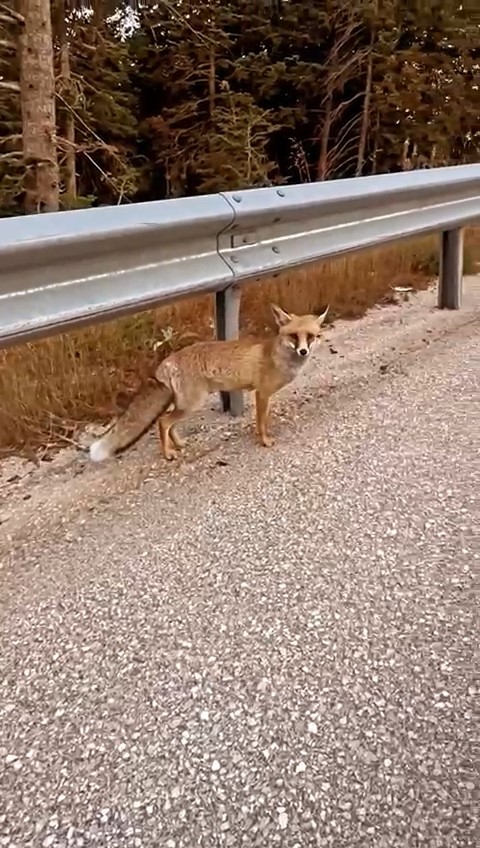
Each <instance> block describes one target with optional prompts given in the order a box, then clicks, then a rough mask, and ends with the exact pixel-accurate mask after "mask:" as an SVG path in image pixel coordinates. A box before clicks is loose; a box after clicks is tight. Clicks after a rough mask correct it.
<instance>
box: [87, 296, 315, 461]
mask: <svg viewBox="0 0 480 848" xmlns="http://www.w3.org/2000/svg"><path fill="white" fill-rule="evenodd" d="M272 311H273V315H274V317H275V321H276V323H277V327H278V332H277V334H276V335H275V336H271V337H265V338H243V339H235V340H232V341H211V342H196V343H195V344H192V345H190V346H189V347H185V348H183V349H182V350H179V351H176V352H174V353H172V354H170V356H167V358H166V359H164V360H163V362H161V364H160V365H159V366H158V368H157V370H156V372H155V378H156V380H157V383H158V386H156V387H154V388H149V389H148V390H146V391H144V392H140V393H139V394H138V395H137V396H136V397H135V398H134V399H133V401H132V403H131V404H130V406H129V407H128V409H127V410H126V412H124V413H123V415H121V416H120V418H119V419H118V421H117V422H116V423H115V424H114V425H113V426H112V427H111V428H110V430H108V431H107V432H106V433H105V434H104V435H103V436H102V437H101V438H100V439H97V440H96V441H95V442H94V443H93V444H92V445H91V447H90V458H91V459H92V460H93V461H94V462H102V461H103V460H105V459H108V458H110V457H112V456H114V455H115V454H116V453H118V452H119V451H122V450H124V449H125V448H128V447H129V446H130V445H132V444H133V443H134V442H136V441H137V440H138V439H139V438H140V437H141V436H142V435H143V434H144V433H146V431H147V430H148V429H149V428H150V426H151V425H152V424H153V423H154V421H157V419H158V434H159V438H160V444H161V447H162V451H163V455H164V457H165V459H168V460H171V459H175V457H176V456H177V452H178V451H179V450H181V449H182V448H183V447H184V444H185V442H184V441H183V440H182V439H181V438H180V436H179V435H178V432H177V424H178V423H179V422H180V421H182V420H184V419H185V418H187V417H188V416H189V415H191V414H192V413H193V412H194V411H195V410H198V409H199V408H200V407H202V406H203V404H204V403H205V401H206V399H207V397H208V395H209V394H212V393H214V392H220V391H222V392H231V391H254V392H255V405H256V432H257V435H258V436H259V438H260V442H261V443H262V445H264V446H265V447H271V445H273V439H272V438H271V437H270V435H269V434H268V410H269V404H270V398H271V397H272V395H274V394H275V392H278V390H279V389H281V388H283V386H286V385H287V383H290V382H291V381H292V380H294V379H295V377H296V376H297V374H298V373H299V371H300V369H301V368H302V366H303V365H304V364H305V362H306V361H307V359H308V356H309V353H310V350H311V347H312V345H313V343H314V342H315V341H316V339H318V338H319V337H320V329H321V326H322V324H323V322H324V320H325V318H326V315H327V312H328V306H327V308H326V310H325V312H323V314H322V315H293V314H290V313H288V312H285V311H284V310H283V309H281V308H280V307H279V306H276V305H275V304H272Z"/></svg>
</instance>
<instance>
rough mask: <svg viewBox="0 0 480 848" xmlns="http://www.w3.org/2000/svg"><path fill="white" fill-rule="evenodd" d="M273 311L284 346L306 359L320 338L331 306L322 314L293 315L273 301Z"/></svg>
mask: <svg viewBox="0 0 480 848" xmlns="http://www.w3.org/2000/svg"><path fill="white" fill-rule="evenodd" d="M271 307H272V312H273V315H274V318H275V321H276V322H277V326H278V335H279V340H280V343H281V345H282V347H285V348H288V349H290V350H291V351H292V353H293V352H295V353H296V354H297V356H298V357H299V358H303V359H306V358H307V357H308V355H309V353H310V350H311V348H312V345H313V344H314V342H315V341H316V340H317V339H318V338H320V330H321V326H322V324H323V322H324V321H325V318H326V317H327V312H328V310H329V307H328V306H327V308H326V310H325V312H323V313H322V314H321V315H293V314H290V313H289V312H285V311H284V310H283V309H280V307H279V306H276V304H274V303H272V304H271Z"/></svg>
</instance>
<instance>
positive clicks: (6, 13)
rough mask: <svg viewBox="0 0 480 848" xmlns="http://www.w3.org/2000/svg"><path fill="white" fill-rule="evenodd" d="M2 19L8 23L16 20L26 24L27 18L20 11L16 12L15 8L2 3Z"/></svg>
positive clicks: (0, 4) (0, 7)
mask: <svg viewBox="0 0 480 848" xmlns="http://www.w3.org/2000/svg"><path fill="white" fill-rule="evenodd" d="M0 9H1V12H0V20H2V21H5V22H6V23H9V24H11V23H13V22H14V21H16V23H17V24H22V25H23V24H24V23H25V18H24V17H23V15H21V14H20V12H16V11H15V9H10V8H9V7H8V6H6V5H5V3H0Z"/></svg>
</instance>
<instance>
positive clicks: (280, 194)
mask: <svg viewBox="0 0 480 848" xmlns="http://www.w3.org/2000/svg"><path fill="white" fill-rule="evenodd" d="M277 194H278V196H279V197H285V192H284V191H282V189H281V188H277Z"/></svg>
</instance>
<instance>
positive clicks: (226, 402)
mask: <svg viewBox="0 0 480 848" xmlns="http://www.w3.org/2000/svg"><path fill="white" fill-rule="evenodd" d="M240 298H241V293H240V287H239V286H230V287H229V288H228V289H224V290H223V291H219V292H217V293H216V295H215V327H216V335H217V339H238V335H239V330H240ZM220 397H221V399H222V407H223V411H224V412H229V413H230V415H235V416H236V415H241V414H242V412H243V392H220Z"/></svg>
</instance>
